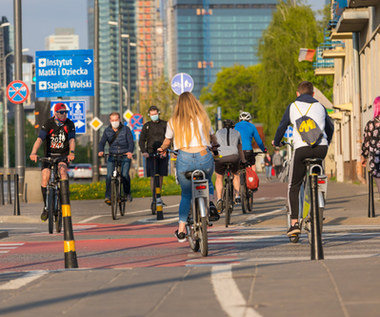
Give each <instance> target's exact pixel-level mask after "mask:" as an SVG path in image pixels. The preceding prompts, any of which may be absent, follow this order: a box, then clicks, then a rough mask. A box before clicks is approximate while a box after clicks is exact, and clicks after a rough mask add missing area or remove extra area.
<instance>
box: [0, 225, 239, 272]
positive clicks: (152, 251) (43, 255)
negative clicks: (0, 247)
mask: <svg viewBox="0 0 380 317" xmlns="http://www.w3.org/2000/svg"><path fill="white" fill-rule="evenodd" d="M73 227H74V236H75V247H76V254H77V259H78V265H79V268H81V269H100V268H102V269H104V268H136V267H175V266H186V265H198V264H201V265H202V264H205V263H206V264H210V265H211V264H215V263H234V262H235V261H236V257H234V256H228V255H227V254H226V253H227V252H228V251H231V249H233V248H232V247H231V246H228V247H225V248H223V252H221V250H220V249H221V247H222V244H221V243H218V244H215V245H213V244H212V241H213V238H216V237H220V236H221V235H223V232H224V231H218V229H217V228H215V229H213V230H212V231H210V232H209V240H210V241H209V242H210V243H209V256H208V257H205V258H202V256H201V254H200V253H199V252H196V253H194V252H192V251H191V250H190V248H189V244H188V243H187V242H185V243H178V242H177V240H176V238H175V237H174V230H175V228H176V226H175V225H154V224H152V225H146V224H145V225H114V224H112V225H109V224H96V223H93V224H83V225H82V224H74V226H73ZM30 237H31V239H30V240H29V241H14V242H13V241H12V242H9V243H7V244H8V245H9V246H10V248H9V249H8V252H7V253H6V254H0V272H4V271H31V270H60V269H64V252H63V247H64V245H63V234H53V235H49V234H48V233H35V234H31V235H30ZM60 237H62V240H58V239H59V238H60ZM49 239H50V240H51V239H54V241H49ZM31 240H36V241H31ZM225 242H226V243H228V241H225Z"/></svg>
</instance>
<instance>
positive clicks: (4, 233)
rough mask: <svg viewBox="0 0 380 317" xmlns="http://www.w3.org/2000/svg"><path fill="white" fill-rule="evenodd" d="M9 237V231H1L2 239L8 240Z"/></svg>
mask: <svg viewBox="0 0 380 317" xmlns="http://www.w3.org/2000/svg"><path fill="white" fill-rule="evenodd" d="M7 237H8V231H0V239H1V238H7Z"/></svg>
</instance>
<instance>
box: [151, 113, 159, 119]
mask: <svg viewBox="0 0 380 317" xmlns="http://www.w3.org/2000/svg"><path fill="white" fill-rule="evenodd" d="M150 118H151V119H152V121H157V120H158V114H155V115H153V116H150Z"/></svg>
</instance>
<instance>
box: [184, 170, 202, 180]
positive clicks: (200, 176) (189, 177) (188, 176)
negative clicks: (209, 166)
mask: <svg viewBox="0 0 380 317" xmlns="http://www.w3.org/2000/svg"><path fill="white" fill-rule="evenodd" d="M195 171H196V173H195V174H194V177H195V179H203V175H204V174H203V173H204V172H203V171H201V170H195ZM193 172H194V171H187V172H185V177H186V178H187V179H191V175H192V174H193ZM202 172H203V173H202Z"/></svg>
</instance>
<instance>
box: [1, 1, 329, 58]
mask: <svg viewBox="0 0 380 317" xmlns="http://www.w3.org/2000/svg"><path fill="white" fill-rule="evenodd" d="M306 2H307V3H309V4H310V5H311V7H312V9H313V10H320V9H322V8H323V6H324V3H325V1H323V0H307V1H306ZM2 16H6V17H7V19H8V21H10V22H11V23H12V24H13V0H0V17H2ZM55 28H74V29H75V34H78V35H79V48H80V49H87V48H88V47H87V45H88V43H87V0H22V44H23V48H28V49H29V52H28V53H27V54H28V55H32V56H34V53H35V51H41V50H45V37H47V36H49V35H53V34H54V30H55Z"/></svg>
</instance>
